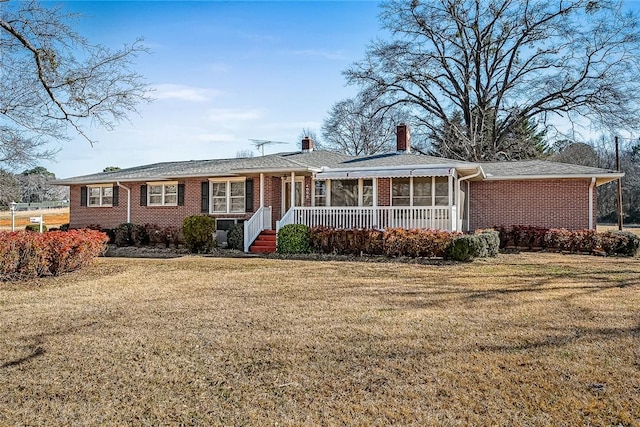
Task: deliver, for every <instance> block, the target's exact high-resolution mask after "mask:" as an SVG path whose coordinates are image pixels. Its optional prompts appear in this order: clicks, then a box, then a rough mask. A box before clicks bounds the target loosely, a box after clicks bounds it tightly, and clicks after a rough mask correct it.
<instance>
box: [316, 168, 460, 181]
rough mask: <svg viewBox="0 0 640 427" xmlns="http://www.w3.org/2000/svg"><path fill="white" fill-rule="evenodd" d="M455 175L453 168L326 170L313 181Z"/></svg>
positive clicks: (317, 174)
mask: <svg viewBox="0 0 640 427" xmlns="http://www.w3.org/2000/svg"><path fill="white" fill-rule="evenodd" d="M455 173H456V169H455V168H411V169H409V168H407V169H358V170H327V171H324V172H318V173H316V174H315V179H359V178H365V179H366V178H405V177H411V176H451V175H455Z"/></svg>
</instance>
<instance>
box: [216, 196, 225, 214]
mask: <svg viewBox="0 0 640 427" xmlns="http://www.w3.org/2000/svg"><path fill="white" fill-rule="evenodd" d="M212 204H213V212H226V211H227V199H226V198H224V197H214V198H213V203H212Z"/></svg>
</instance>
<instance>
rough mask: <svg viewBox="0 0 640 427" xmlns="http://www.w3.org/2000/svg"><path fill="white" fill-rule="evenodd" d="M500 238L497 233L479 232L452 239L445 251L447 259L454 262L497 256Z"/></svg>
mask: <svg viewBox="0 0 640 427" xmlns="http://www.w3.org/2000/svg"><path fill="white" fill-rule="evenodd" d="M499 250H500V237H499V234H498V232H497V231H481V232H479V233H477V234H466V235H464V236H458V237H456V238H454V239H453V242H451V245H450V246H449V248H448V250H447V258H449V259H452V260H454V261H464V262H467V261H471V260H473V259H474V258H488V257H495V256H497V255H498V252H499Z"/></svg>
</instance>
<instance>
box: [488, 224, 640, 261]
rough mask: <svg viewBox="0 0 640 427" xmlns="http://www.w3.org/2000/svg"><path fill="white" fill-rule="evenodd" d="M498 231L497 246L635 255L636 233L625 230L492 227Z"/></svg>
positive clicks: (636, 245)
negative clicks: (498, 241) (498, 244)
mask: <svg viewBox="0 0 640 427" xmlns="http://www.w3.org/2000/svg"><path fill="white" fill-rule="evenodd" d="M496 229H497V230H498V232H499V233H500V247H501V248H505V247H518V248H528V249H533V248H540V249H545V250H550V251H558V252H573V253H596V254H603V255H619V256H635V255H637V254H638V251H639V248H640V237H638V236H636V235H635V234H633V233H629V232H627V231H607V232H604V233H597V232H596V231H595V230H573V231H571V230H566V229H564V228H551V229H547V228H540V227H525V226H513V227H496Z"/></svg>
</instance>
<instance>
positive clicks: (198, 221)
mask: <svg viewBox="0 0 640 427" xmlns="http://www.w3.org/2000/svg"><path fill="white" fill-rule="evenodd" d="M215 232H216V220H215V218H213V217H210V216H206V215H192V216H188V217H186V218H185V219H184V221H183V222H182V236H183V238H184V242H185V244H186V245H187V248H188V249H189V250H190V251H191V252H193V253H207V252H210V251H211V250H212V249H213V248H215V246H216V239H215V237H214V236H215Z"/></svg>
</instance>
